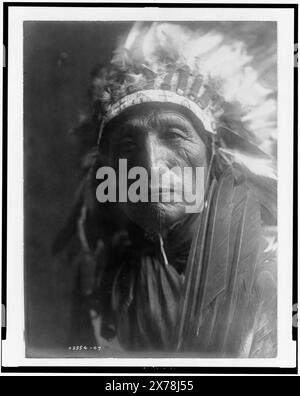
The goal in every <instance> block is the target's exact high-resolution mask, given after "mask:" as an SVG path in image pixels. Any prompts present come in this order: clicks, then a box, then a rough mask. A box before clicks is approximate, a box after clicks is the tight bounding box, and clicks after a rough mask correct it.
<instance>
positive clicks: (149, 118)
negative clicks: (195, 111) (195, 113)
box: [120, 107, 193, 129]
mask: <svg viewBox="0 0 300 396" xmlns="http://www.w3.org/2000/svg"><path fill="white" fill-rule="evenodd" d="M120 121H121V122H120V126H122V127H123V128H126V127H134V128H140V127H147V126H151V127H156V126H158V127H159V126H161V125H163V126H165V125H168V124H174V125H176V126H178V127H183V128H189V129H190V128H193V124H192V122H191V121H190V119H189V118H188V117H187V116H186V115H184V114H183V113H182V112H180V111H179V110H176V109H168V108H161V109H157V108H151V107H149V108H146V109H143V110H142V111H139V110H136V111H133V112H131V113H130V114H127V115H125V116H124V117H123V119H122V118H121V119H120Z"/></svg>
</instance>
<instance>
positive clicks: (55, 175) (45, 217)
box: [24, 21, 276, 356]
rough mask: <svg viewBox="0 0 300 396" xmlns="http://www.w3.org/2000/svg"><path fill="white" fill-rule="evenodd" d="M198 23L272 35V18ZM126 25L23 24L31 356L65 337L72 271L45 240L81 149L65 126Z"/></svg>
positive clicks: (268, 40)
mask: <svg viewBox="0 0 300 396" xmlns="http://www.w3.org/2000/svg"><path fill="white" fill-rule="evenodd" d="M191 24H192V25H194V26H195V25H197V26H198V25H199V22H197V23H195V22H193V23H191ZM203 25H205V26H206V27H207V28H208V30H209V29H211V28H212V27H214V28H215V27H216V25H217V27H218V29H220V30H223V31H225V30H227V31H228V30H229V31H230V32H231V33H233V35H236V37H241V36H243V38H244V40H245V41H247V42H248V44H249V45H250V47H251V46H252V48H256V46H257V45H261V44H262V43H263V44H264V45H265V47H266V49H267V48H268V46H269V45H270V44H274V39H275V38H276V24H272V26H271V25H270V24H268V23H259V22H252V23H249V22H248V23H246V24H245V23H241V22H226V23H216V22H204V23H203V22H202V23H201V26H203ZM130 26H131V23H130V22H128V23H127V22H126V23H124V22H114V23H111V22H37V21H34V22H30V21H27V22H25V23H24V155H25V157H24V158H25V160H24V161H25V162H24V168H25V181H24V191H25V208H24V209H25V302H26V330H27V331H26V341H27V347H28V348H29V349H28V350H29V351H30V352H31V353H33V354H34V355H41V356H42V355H43V354H44V353H45V351H47V355H49V354H51V352H52V351H55V350H57V349H61V348H64V347H65V346H66V345H68V342H69V336H70V328H71V326H72V325H71V318H72V315H71V312H72V296H73V293H74V287H76V284H75V280H74V273H75V272H76V271H75V270H74V267H73V264H72V263H71V261H69V260H68V259H67V258H66V259H62V258H61V257H60V258H56V257H53V255H52V254H51V245H52V243H53V240H54V238H55V236H56V235H57V233H58V231H59V230H60V228H61V227H62V225H63V223H64V220H65V218H66V217H67V215H68V212H69V210H70V208H71V206H72V203H73V200H74V194H75V191H76V187H77V186H78V182H79V179H80V163H81V158H80V154H79V153H80V150H79V147H78V142H77V140H76V137H75V136H74V134H72V130H73V129H74V127H76V126H77V124H78V120H79V118H80V114H81V112H82V111H83V112H84V111H86V110H87V106H88V97H87V87H88V83H89V81H90V72H91V70H92V68H93V66H94V65H95V64H97V63H99V62H100V63H103V64H107V63H108V62H109V60H110V58H111V55H112V51H113V50H114V48H115V46H116V42H117V40H118V38H119V36H122V35H123V34H124V33H125V32H127V31H128V29H129V28H130ZM41 351H42V352H41ZM50 351H51V352H50Z"/></svg>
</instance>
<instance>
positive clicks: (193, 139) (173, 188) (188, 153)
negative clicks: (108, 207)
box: [107, 104, 207, 232]
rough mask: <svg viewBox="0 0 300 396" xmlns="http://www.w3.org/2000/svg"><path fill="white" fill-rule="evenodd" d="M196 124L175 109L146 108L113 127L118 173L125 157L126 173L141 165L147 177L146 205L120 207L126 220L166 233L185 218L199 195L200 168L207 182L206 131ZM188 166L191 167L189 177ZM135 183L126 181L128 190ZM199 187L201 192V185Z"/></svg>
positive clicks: (113, 152)
mask: <svg viewBox="0 0 300 396" xmlns="http://www.w3.org/2000/svg"><path fill="white" fill-rule="evenodd" d="M197 125H198V126H197V127H195V126H194V125H193V124H192V122H191V121H190V120H189V119H188V118H187V117H186V116H185V115H184V113H183V112H182V111H181V110H180V109H178V108H175V107H174V106H172V107H170V106H167V105H162V104H160V105H158V104H151V105H145V104H144V105H138V106H135V108H134V109H133V108H132V109H130V111H127V112H126V113H123V114H122V115H121V116H120V117H119V118H118V119H116V121H114V123H113V124H112V125H111V126H110V130H109V134H108V135H109V138H108V147H107V149H108V155H109V161H110V166H112V167H113V168H114V169H115V171H116V173H117V174H118V167H119V159H126V160H127V166H128V170H129V169H131V168H133V167H142V168H144V169H145V170H146V171H147V174H148V175H149V178H148V183H147V187H148V195H149V200H148V202H130V201H128V202H124V203H120V205H121V208H122V210H124V211H125V213H126V214H127V216H128V217H129V218H130V219H131V220H132V221H133V222H135V223H136V224H138V225H140V226H141V227H142V228H144V229H145V230H146V231H149V232H164V230H166V229H168V228H169V227H170V226H171V225H172V224H173V223H174V222H176V221H178V220H181V219H182V218H183V217H184V216H185V215H186V213H187V210H186V209H187V207H190V206H191V201H192V198H193V196H195V193H196V192H197V189H196V185H195V182H196V180H197V177H198V178H199V175H198V174H196V172H195V169H196V168H197V167H199V168H202V171H203V174H202V175H203V178H202V179H203V180H204V178H205V173H206V168H207V151H206V145H205V144H204V142H203V140H202V139H201V137H200V136H201V135H202V136H203V130H200V129H202V127H201V125H200V123H199V124H197ZM184 168H189V169H190V171H189V172H191V173H189V176H190V177H187V173H184V172H185V171H184ZM157 175H158V177H157ZM184 175H185V176H184ZM151 176H152V177H151ZM203 180H198V182H199V183H202V182H203ZM132 183H134V180H128V185H127V188H128V189H129V188H130V186H131V185H132ZM119 187H120V184H119ZM198 187H199V186H198ZM120 188H121V187H120ZM200 188H202V190H203V188H204V187H203V183H202V184H200ZM198 193H199V189H198ZM201 193H203V191H201ZM198 203H199V202H198ZM201 203H202V202H201Z"/></svg>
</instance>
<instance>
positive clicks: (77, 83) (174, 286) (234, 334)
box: [3, 4, 297, 367]
mask: <svg viewBox="0 0 300 396" xmlns="http://www.w3.org/2000/svg"><path fill="white" fill-rule="evenodd" d="M220 6H221V5H220ZM18 8H19V7H16V8H15V9H14V7H12V9H11V10H9V14H8V21H9V23H8V37H9V44H10V46H8V52H7V53H8V57H7V60H8V65H7V67H8V96H7V99H8V124H7V125H8V127H7V135H8V169H7V172H8V173H7V188H8V198H7V208H8V209H7V210H8V212H7V213H8V216H7V262H6V274H7V282H8V283H7V305H6V309H7V313H6V317H7V330H6V331H7V334H6V336H7V339H6V341H5V342H3V344H4V346H3V351H4V354H5V353H6V354H7V355H9V354H10V353H12V352H11V351H12V350H13V349H15V351H14V352H13V353H15V354H16V355H18V356H20V354H21V355H22V364H21V365H25V366H27V365H28V366H30V365H33V366H37V365H39V363H37V362H41V364H42V365H43V364H45V365H46V366H51V365H52V364H56V363H55V362H59V360H60V359H63V361H64V364H63V365H64V366H67V365H68V362H72V364H74V365H76V364H77V363H76V362H78V365H92V366H97V365H98V364H99V366H106V365H108V366H110V365H112V366H114V365H116V366H123V365H124V366H125V365H126V362H129V363H128V364H129V365H131V366H140V365H142V366H147V365H148V363H147V362H148V360H149V362H150V363H149V365H152V366H153V365H156V363H158V365H160V366H161V365H163V366H169V365H170V366H172V365H173V364H172V361H174V362H176V364H175V365H177V366H181V365H183V366H186V365H187V366H194V365H197V366H210V365H212V366H231V365H233V366H237V365H239V364H240V363H241V365H242V366H245V367H250V366H252V367H253V366H273V367H277V366H278V365H279V363H278V362H279V361H280V362H283V363H282V365H283V366H284V367H294V366H293V362H295V359H296V354H295V351H296V346H295V342H294V341H295V340H293V339H292V333H293V323H294V325H295V320H294V319H295V318H293V309H294V310H295V311H296V310H297V306H296V305H295V304H296V301H295V300H294V297H295V295H294V293H293V290H294V287H295V285H294V286H293V282H296V281H297V279H294V278H293V274H294V275H295V269H293V261H292V249H293V247H292V235H293V225H292V224H293V191H294V190H293V150H294V149H293V141H294V137H293V136H294V133H296V132H295V131H293V128H297V125H296V126H295V125H294V126H293V108H294V96H293V92H294V87H293V70H294V68H296V67H297V65H295V62H296V61H297V60H296V59H295V54H294V48H295V47H294V43H293V39H294V26H293V21H294V19H293V18H294V14H293V11H295V9H294V10H293V7H292V8H291V9H282V10H281V9H278V8H276V7H275V8H274V10H273V9H267V8H266V9H259V8H258V9H255V7H253V8H251V9H250V11H249V10H247V9H243V8H237V9H234V8H233V7H232V8H223V9H222V8H221V7H220V9H218V8H208V5H207V7H206V8H201V6H200V5H199V8H176V5H175V6H174V8H172V9H168V8H164V7H163V6H161V7H159V5H158V7H156V8H153V9H151V7H150V8H149V9H148V8H147V9H145V8H143V7H140V8H136V9H133V10H131V11H135V12H130V9H127V10H126V9H125V8H122V7H115V8H114V7H113V6H112V7H108V6H107V5H106V6H105V7H104V8H102V7H101V6H99V7H96V8H93V7H86V8H85V7H84V6H83V7H82V8H80V7H78V8H77V7H70V8H64V7H62V8H61V9H60V8H58V7H55V4H54V5H53V8H52V7H34V5H33V8H32V9H31V7H24V8H22V7H20V8H19V9H18ZM14 12H15V14H14ZM15 37H16V38H15ZM10 40H11V41H10ZM289 40H290V41H289ZM14 49H15V52H14V53H12V52H13V51H14ZM290 49H291V50H292V51H293V52H292V53H290V52H288V50H290ZM287 53H288V54H290V56H285V54H287ZM14 57H16V58H15V59H16V61H15V62H14ZM10 73H11V74H10ZM296 111H297V110H296ZM10 120H12V121H11V122H10ZM296 130H297V129H296ZM15 141H16V144H14V142H15ZM294 161H295V158H294ZM14 176H16V177H17V179H15V178H14ZM14 205H15V206H14ZM20 215H22V216H20ZM11 262H13V263H14V264H11ZM296 265H297V264H296ZM15 274H17V276H15ZM17 289H18V290H17ZM14 293H15V294H14ZM11 296H16V297H15V298H10V297H11ZM17 296H18V297H17ZM9 298H10V300H9ZM12 300H15V301H13V302H12V303H11V305H9V301H12ZM10 307H11V308H10ZM13 307H15V308H13ZM18 308H19V309H20V311H18V312H20V314H19V315H18V314H17V309H18ZM10 321H11V323H16V325H15V327H13V328H14V330H13V331H12V333H14V334H12V335H9V332H10V329H9V323H10ZM14 321H15V322H14ZM17 321H18V324H17ZM17 333H18V334H23V335H22V337H19V338H20V339H19V340H18V342H17V343H15V344H14V342H13V339H14V337H17V336H16V335H17ZM294 333H295V331H294ZM5 344H6V346H5ZM17 344H18V345H19V346H20V350H21V351H22V352H20V351H19V352H16V349H17ZM4 356H5V355H4ZM112 358H113V360H112ZM153 359H154V360H153ZM44 360H45V363H43V361H44ZM7 361H8V362H12V361H13V359H10V358H7ZM153 361H154V362H155V363H154V364H153V363H151V362H153ZM24 362H25V363H24ZM82 362H84V363H82ZM107 362H109V363H107ZM112 362H113V363H112ZM183 362H184V363H183ZM239 362H240V363H239ZM57 364H58V365H60V363H57ZM285 365H286V366H285Z"/></svg>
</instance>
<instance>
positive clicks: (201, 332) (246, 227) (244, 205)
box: [177, 168, 261, 355]
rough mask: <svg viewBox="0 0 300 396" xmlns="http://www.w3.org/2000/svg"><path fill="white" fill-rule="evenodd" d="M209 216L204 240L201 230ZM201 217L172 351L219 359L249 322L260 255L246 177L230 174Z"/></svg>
mask: <svg viewBox="0 0 300 396" xmlns="http://www.w3.org/2000/svg"><path fill="white" fill-rule="evenodd" d="M208 214H209V221H208V224H207V226H206V232H205V234H204V235H203V234H201V232H202V230H203V226H202V228H201V224H202V222H203V219H204V218H205V217H206V216H207V215H208ZM206 216H202V220H200V225H199V231H198V233H197V235H196V236H195V240H194V241H193V246H192V252H193V254H192V255H191V256H190V259H189V262H188V266H187V274H186V279H185V286H184V293H183V294H182V300H181V304H180V310H179V317H178V321H179V322H180V324H181V327H179V328H178V329H179V331H178V345H177V346H178V349H182V348H187V349H195V348H197V349H198V348H199V349H201V351H202V352H204V353H205V352H209V351H210V350H211V349H209V348H214V349H213V351H214V353H217V354H219V355H220V354H221V355H222V353H225V352H227V351H230V352H232V353H234V352H236V351H238V350H239V348H240V347H241V344H242V339H243V337H246V335H245V334H246V330H247V329H248V330H249V329H250V328H251V320H252V318H253V315H252V316H251V315H250V313H249V317H248V318H247V307H248V306H249V300H250V296H251V290H252V287H253V282H254V271H255V268H256V263H257V260H258V256H259V253H260V240H261V216H260V206H259V204H258V202H257V199H256V196H255V194H254V193H253V191H251V190H250V189H249V187H248V185H247V183H246V179H245V177H243V176H241V177H240V178H239V179H238V180H237V179H236V176H235V177H234V176H233V173H232V169H230V168H229V169H228V170H227V171H226V172H225V173H224V175H223V176H222V177H221V179H220V180H219V182H218V184H217V186H216V188H215V191H214V194H213V198H212V199H211V201H210V207H209V208H208V211H207V212H206ZM203 237H204V239H205V243H204V248H203V249H202V250H201V245H203ZM252 308H253V309H254V308H255V307H254V306H252ZM180 315H182V316H180ZM199 349H198V350H199ZM233 351H234V352H233Z"/></svg>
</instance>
